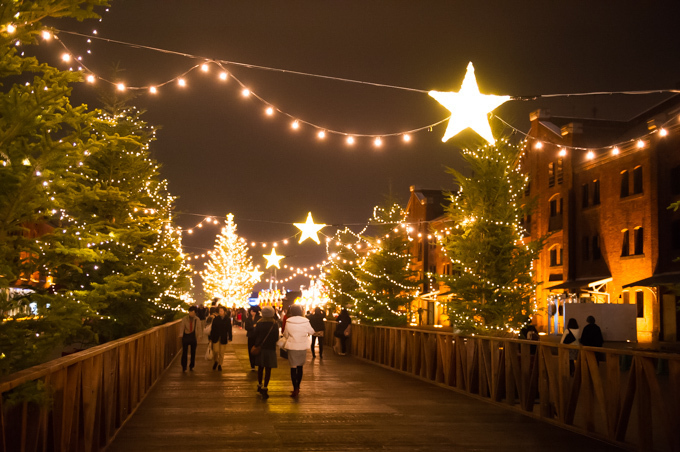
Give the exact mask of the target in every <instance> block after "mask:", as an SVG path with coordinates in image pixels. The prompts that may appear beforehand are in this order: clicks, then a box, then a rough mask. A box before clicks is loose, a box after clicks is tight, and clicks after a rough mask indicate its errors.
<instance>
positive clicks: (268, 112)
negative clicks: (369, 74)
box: [267, 107, 274, 116]
mask: <svg viewBox="0 0 680 452" xmlns="http://www.w3.org/2000/svg"><path fill="white" fill-rule="evenodd" d="M273 114H274V109H273V108H272V107H267V116H271V115H273Z"/></svg>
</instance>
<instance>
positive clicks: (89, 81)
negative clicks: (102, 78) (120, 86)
mask: <svg viewBox="0 0 680 452" xmlns="http://www.w3.org/2000/svg"><path fill="white" fill-rule="evenodd" d="M85 80H87V83H94V80H95V78H94V75H92V74H90V75H88V76H87V77H86V78H85Z"/></svg>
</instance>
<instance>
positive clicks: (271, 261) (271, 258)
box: [264, 248, 285, 268]
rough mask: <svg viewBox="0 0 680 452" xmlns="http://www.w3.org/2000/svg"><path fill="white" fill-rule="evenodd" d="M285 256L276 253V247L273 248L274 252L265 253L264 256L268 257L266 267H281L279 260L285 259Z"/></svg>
mask: <svg viewBox="0 0 680 452" xmlns="http://www.w3.org/2000/svg"><path fill="white" fill-rule="evenodd" d="M284 257H285V256H279V255H278V254H276V249H274V248H272V253H271V254H269V255H267V254H265V255H264V258H265V259H267V265H266V266H265V267H264V268H269V267H276V268H281V264H280V263H279V261H280V260H281V259H283V258H284Z"/></svg>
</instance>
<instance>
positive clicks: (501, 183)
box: [440, 140, 543, 334]
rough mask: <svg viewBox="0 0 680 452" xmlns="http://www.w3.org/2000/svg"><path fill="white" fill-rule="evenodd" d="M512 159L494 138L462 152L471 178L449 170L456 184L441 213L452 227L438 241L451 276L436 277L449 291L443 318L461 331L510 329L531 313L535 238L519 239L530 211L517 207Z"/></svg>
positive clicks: (516, 154) (520, 186)
mask: <svg viewBox="0 0 680 452" xmlns="http://www.w3.org/2000/svg"><path fill="white" fill-rule="evenodd" d="M520 154H521V151H520V150H519V149H518V148H517V147H515V146H513V145H511V144H509V143H508V142H507V141H504V140H499V141H497V142H496V144H495V145H487V146H485V147H482V148H479V149H477V150H474V151H469V150H468V151H464V153H463V157H464V159H465V161H466V163H467V164H468V167H469V169H470V170H471V173H472V176H471V177H466V176H464V175H463V174H461V173H460V172H458V171H455V170H449V171H450V172H451V173H452V174H453V176H454V178H455V180H456V182H457V183H458V185H459V187H460V189H459V191H458V192H457V193H453V194H451V199H452V201H451V204H450V205H449V206H448V207H447V209H446V211H447V216H448V219H449V220H450V222H451V223H452V224H453V225H455V226H454V227H453V229H452V232H451V233H450V234H448V235H446V236H445V237H444V239H443V247H444V249H445V252H446V255H447V256H448V258H449V259H450V260H451V262H452V268H453V275H451V276H446V275H444V276H441V277H440V279H441V280H442V281H443V282H444V283H445V284H446V285H447V286H448V287H449V288H450V289H451V295H450V301H449V303H448V314H449V316H450V319H451V323H452V324H453V325H454V326H455V328H457V329H459V330H461V331H468V332H469V331H477V332H482V333H485V334H502V333H503V332H507V331H511V330H518V329H519V328H520V327H521V326H522V325H524V324H525V323H526V322H527V320H528V318H529V316H530V315H531V314H532V313H533V311H534V305H533V297H534V293H535V289H536V283H535V282H534V279H533V275H532V271H531V269H532V264H533V261H534V260H535V259H536V258H537V257H538V252H539V251H540V248H541V247H542V244H543V241H542V240H541V239H534V240H533V241H531V242H528V241H527V240H526V239H525V234H524V229H523V227H522V219H523V218H524V217H525V215H528V214H530V209H531V206H530V205H527V204H522V196H523V194H524V190H525V186H526V184H527V180H526V177H525V175H523V174H522V173H521V171H520V167H519V164H518V162H519V158H520Z"/></svg>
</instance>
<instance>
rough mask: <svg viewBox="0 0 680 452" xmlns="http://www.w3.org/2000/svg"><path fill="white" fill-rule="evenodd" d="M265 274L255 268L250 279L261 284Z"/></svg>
mask: <svg viewBox="0 0 680 452" xmlns="http://www.w3.org/2000/svg"><path fill="white" fill-rule="evenodd" d="M265 257H266V256H265ZM263 274H264V272H261V271H260V270H259V268H255V269H254V270H253V271H251V272H250V278H251V279H252V280H253V281H257V282H259V281H260V279H261V278H262V275H263Z"/></svg>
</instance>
